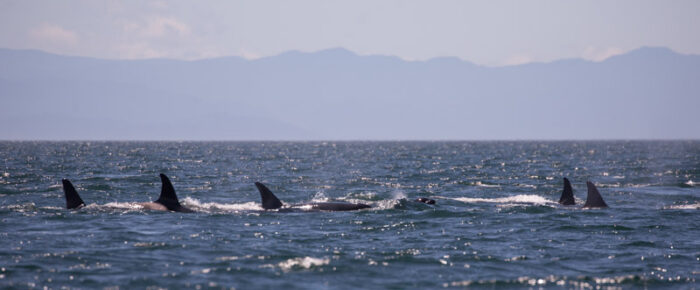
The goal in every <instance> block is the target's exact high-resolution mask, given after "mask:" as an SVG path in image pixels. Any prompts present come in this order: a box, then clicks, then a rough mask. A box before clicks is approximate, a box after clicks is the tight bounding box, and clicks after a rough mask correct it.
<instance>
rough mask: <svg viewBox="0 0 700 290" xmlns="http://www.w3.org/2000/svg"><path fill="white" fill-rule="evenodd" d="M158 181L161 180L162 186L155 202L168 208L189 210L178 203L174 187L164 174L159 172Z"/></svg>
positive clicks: (182, 210) (181, 210)
mask: <svg viewBox="0 0 700 290" xmlns="http://www.w3.org/2000/svg"><path fill="white" fill-rule="evenodd" d="M160 181H161V182H163V187H162V188H161V190H160V197H159V198H158V200H156V202H157V203H160V204H162V205H164V206H165V207H166V208H168V210H172V211H180V212H189V211H190V210H189V209H188V208H186V207H183V206H182V205H180V201H178V199H177V195H176V194H175V188H174V187H173V184H172V183H170V179H168V177H167V176H165V174H163V173H161V174H160Z"/></svg>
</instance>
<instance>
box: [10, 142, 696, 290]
mask: <svg viewBox="0 0 700 290" xmlns="http://www.w3.org/2000/svg"><path fill="white" fill-rule="evenodd" d="M0 160H1V162H0V241H1V242H0V286H3V287H8V286H9V287H13V286H14V287H19V288H25V287H28V286H29V287H44V286H48V287H50V288H60V287H63V286H67V287H79V288H103V287H111V286H120V287H122V288H145V287H148V286H159V287H169V288H181V287H189V288H198V287H204V288H208V287H214V288H219V287H226V288H229V287H235V288H240V289H251V288H273V287H275V288H279V287H285V288H295V289H308V288H312V289H315V288H345V289H355V288H395V289H396V288H399V289H400V288H442V287H448V288H449V287H464V286H472V287H473V286H481V287H486V288H491V287H502V286H514V287H531V286H536V287H539V286H544V287H551V288H555V287H561V288H588V287H602V288H607V287H622V288H633V287H640V286H642V287H652V288H653V287H668V288H686V289H692V288H696V287H697V282H696V281H697V279H698V276H699V275H700V214H699V211H698V208H700V187H698V183H700V141H674V142H665V141H658V142H657V141H654V142H652V141H647V142H642V141H639V142H638V141H635V142H308V143H303V142H294V143H287V142H185V143H179V142H0ZM161 172H162V173H165V174H167V175H169V176H170V177H171V180H172V182H173V184H174V185H175V188H176V190H177V192H178V195H179V197H180V199H181V201H182V203H183V204H184V205H186V206H189V207H191V208H193V209H195V210H197V211H198V212H197V213H194V214H183V213H171V212H154V211H146V210H143V209H142V208H141V207H140V206H139V205H138V204H136V202H145V201H151V200H155V199H156V198H157V196H158V194H159V192H160V180H159V178H158V173H161ZM562 177H568V178H569V179H571V181H572V183H573V186H574V194H575V196H576V198H577V202H578V203H579V205H577V206H573V207H564V206H559V205H558V204H557V203H556V201H557V200H558V199H559V194H560V192H561V189H562V180H561V178H562ZM61 178H69V179H71V180H72V181H73V183H74V184H75V185H76V187H77V189H78V191H79V192H80V193H81V195H82V197H83V199H84V200H85V202H86V203H87V204H88V206H87V207H85V208H82V209H80V210H74V211H71V210H65V209H64V207H65V200H64V197H63V192H62V189H61V185H60V184H61ZM587 180H591V181H593V182H594V183H596V184H597V185H598V188H599V190H600V192H601V193H602V195H603V197H604V198H605V200H606V202H607V203H608V205H610V208H607V209H588V210H584V209H581V208H580V204H582V203H583V202H584V199H585V196H586V189H585V182H586V181H587ZM255 181H261V182H264V183H266V184H268V185H269V187H270V188H271V189H272V190H273V191H274V192H275V193H276V194H277V196H278V197H280V199H282V200H283V201H285V202H289V203H294V202H306V201H324V200H329V201H353V202H364V203H368V204H371V205H373V208H372V209H368V210H361V211H355V212H295V213H281V212H276V211H267V212H265V211H262V210H261V208H260V206H259V202H260V197H259V194H258V192H257V190H256V189H255V186H254V185H253V182H255ZM419 196H426V197H431V198H434V199H436V200H437V204H436V205H434V206H432V205H426V204H419V203H415V202H412V201H411V200H412V199H414V198H416V197H419Z"/></svg>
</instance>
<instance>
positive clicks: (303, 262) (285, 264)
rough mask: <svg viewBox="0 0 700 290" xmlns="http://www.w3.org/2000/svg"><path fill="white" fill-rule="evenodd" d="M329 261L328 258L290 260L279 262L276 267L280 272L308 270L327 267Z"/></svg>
mask: <svg viewBox="0 0 700 290" xmlns="http://www.w3.org/2000/svg"><path fill="white" fill-rule="evenodd" d="M330 261H331V260H330V259H328V258H314V257H303V258H292V259H289V260H286V261H282V262H279V263H277V265H276V266H277V267H279V268H280V269H282V271H284V272H289V271H291V270H294V269H310V268H311V267H317V266H323V265H328V263H330Z"/></svg>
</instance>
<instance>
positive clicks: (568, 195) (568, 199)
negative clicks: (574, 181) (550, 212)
mask: <svg viewBox="0 0 700 290" xmlns="http://www.w3.org/2000/svg"><path fill="white" fill-rule="evenodd" d="M559 203H560V204H563V205H574V204H576V201H575V200H574V190H573V189H572V188H571V182H569V179H568V178H566V177H564V190H563V191H562V192H561V198H559Z"/></svg>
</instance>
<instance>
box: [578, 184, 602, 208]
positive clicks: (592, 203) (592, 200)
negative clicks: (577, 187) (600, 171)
mask: <svg viewBox="0 0 700 290" xmlns="http://www.w3.org/2000/svg"><path fill="white" fill-rule="evenodd" d="M586 185H587V186H588V197H586V204H584V205H583V207H608V205H607V204H606V203H605V201H603V197H602V196H600V192H598V189H597V188H596V187H595V185H594V184H593V182H590V181H588V182H586Z"/></svg>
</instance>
